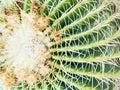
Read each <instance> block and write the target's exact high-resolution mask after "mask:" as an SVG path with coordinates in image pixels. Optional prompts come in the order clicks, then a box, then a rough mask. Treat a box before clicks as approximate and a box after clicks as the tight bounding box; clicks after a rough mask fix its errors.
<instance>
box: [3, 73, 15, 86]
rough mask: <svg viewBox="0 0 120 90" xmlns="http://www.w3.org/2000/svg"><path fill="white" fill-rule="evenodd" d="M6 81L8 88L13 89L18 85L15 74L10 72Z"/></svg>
mask: <svg viewBox="0 0 120 90" xmlns="http://www.w3.org/2000/svg"><path fill="white" fill-rule="evenodd" d="M4 81H5V84H6V86H8V87H11V86H13V85H14V84H16V82H17V78H16V76H15V74H13V73H11V72H8V73H6V74H5V79H4Z"/></svg>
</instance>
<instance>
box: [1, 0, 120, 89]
mask: <svg viewBox="0 0 120 90" xmlns="http://www.w3.org/2000/svg"><path fill="white" fill-rule="evenodd" d="M3 1H4V0H3ZM13 2H17V0H16V1H15V0H14V1H13ZM34 2H35V4H33V3H34ZM14 4H15V3H13V4H12V5H11V7H12V9H11V10H16V9H14V8H13V7H15V6H16V4H15V5H14ZM17 4H18V6H19V8H20V10H22V11H25V13H26V14H29V13H31V12H33V13H34V12H35V13H37V14H40V16H43V17H47V18H48V23H49V24H48V25H47V26H46V27H45V28H44V30H46V28H48V27H49V28H50V31H49V33H48V34H47V35H48V36H49V37H50V42H51V43H52V45H51V46H50V47H49V52H50V57H49V59H48V60H47V61H48V62H49V63H50V65H49V68H50V70H51V71H50V73H49V74H46V75H42V76H40V79H39V77H37V80H36V82H35V83H34V84H33V85H29V84H28V83H27V82H19V81H18V82H16V83H15V84H14V85H13V86H12V87H10V90H113V89H114V87H115V86H116V87H117V85H116V78H119V76H120V63H119V58H120V13H117V12H116V5H115V4H114V3H113V2H109V0H108V1H107V0H22V1H21V2H19V3H18V2H17ZM20 4H21V5H20ZM34 5H36V7H39V9H38V8H37V9H35V7H32V6H34ZM19 8H18V9H19ZM20 10H16V11H17V12H18V13H19V12H20ZM0 15H1V14H0ZM19 16H20V14H19ZM38 18H39V17H38ZM4 21H5V20H4V18H2V16H0V23H3V22H4ZM28 23H29V22H28ZM0 45H2V44H1V41H0ZM8 61H9V60H8ZM5 63H6V61H4V62H1V66H2V65H3V64H5ZM6 67H9V66H6ZM47 69H48V68H47ZM117 80H118V81H119V80H120V79H117ZM1 88H2V87H1ZM3 90H4V89H3ZM5 90H7V89H5ZM8 90H9V89H8ZM116 90H120V88H119V87H117V88H116Z"/></svg>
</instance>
